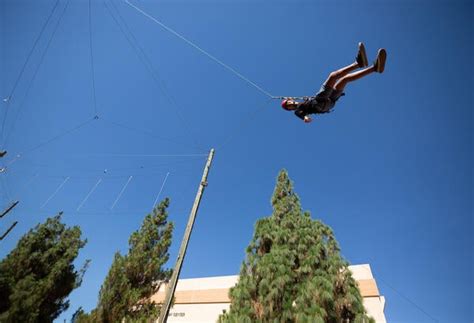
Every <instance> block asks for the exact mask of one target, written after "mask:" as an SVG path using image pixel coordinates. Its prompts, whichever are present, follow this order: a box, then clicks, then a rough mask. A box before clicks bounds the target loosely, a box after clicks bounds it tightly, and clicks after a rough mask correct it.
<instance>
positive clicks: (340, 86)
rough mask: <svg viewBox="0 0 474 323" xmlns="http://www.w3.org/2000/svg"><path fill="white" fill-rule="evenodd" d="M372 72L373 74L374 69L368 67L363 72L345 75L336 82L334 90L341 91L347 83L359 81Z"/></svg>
mask: <svg viewBox="0 0 474 323" xmlns="http://www.w3.org/2000/svg"><path fill="white" fill-rule="evenodd" d="M373 72H375V67H374V66H370V67H367V68H365V69H363V70H360V71H357V72H354V73H351V74H346V75H345V76H344V77H342V78H340V79H339V80H338V81H337V82H336V84H335V86H334V88H335V89H336V90H339V91H342V90H344V88H345V87H346V85H347V83H349V82H352V81H355V80H358V79H360V78H362V77H364V76H366V75H369V74H371V73H373Z"/></svg>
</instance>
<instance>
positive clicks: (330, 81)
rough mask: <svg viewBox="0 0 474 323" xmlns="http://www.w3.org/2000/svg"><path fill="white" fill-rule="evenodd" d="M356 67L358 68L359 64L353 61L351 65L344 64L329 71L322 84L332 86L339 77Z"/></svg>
mask: <svg viewBox="0 0 474 323" xmlns="http://www.w3.org/2000/svg"><path fill="white" fill-rule="evenodd" d="M358 68H359V64H358V63H357V62H354V63H352V64H351V65H348V66H345V67H343V68H341V69H339V70H337V71H334V72H331V73H330V74H329V76H328V78H327V80H326V81H325V82H324V86H325V87H330V88H334V86H335V85H336V82H337V80H339V79H340V78H342V77H344V76H346V75H347V74H349V73H350V72H352V71H354V70H356V69H358Z"/></svg>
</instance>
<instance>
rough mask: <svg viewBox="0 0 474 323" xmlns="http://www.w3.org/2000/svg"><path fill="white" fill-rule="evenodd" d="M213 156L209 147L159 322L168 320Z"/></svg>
mask: <svg viewBox="0 0 474 323" xmlns="http://www.w3.org/2000/svg"><path fill="white" fill-rule="evenodd" d="M213 157H214V149H211V151H210V152H209V156H208V158H207V163H206V166H205V167H204V173H203V174H202V179H201V183H200V184H199V188H198V191H197V194H196V198H195V200H194V204H193V208H192V209H191V214H190V215H189V220H188V224H187V226H186V231H185V232H184V237H183V241H181V247H180V248H179V253H178V259H177V260H176V265H175V267H174V270H173V274H172V275H171V279H170V281H169V284H168V289H167V292H166V297H165V302H164V303H163V306H162V307H161V313H160V318H159V319H158V322H159V323H165V322H166V321H167V320H168V313H169V311H170V307H171V302H172V300H173V295H174V291H175V290H176V283H177V282H178V278H179V273H180V272H181V266H182V265H183V260H184V256H185V255H186V249H187V247H188V243H189V238H190V237H191V231H192V230H193V226H194V220H195V219H196V214H197V211H198V208H199V203H200V202H201V197H202V193H203V192H204V188H205V187H206V186H207V174H208V173H209V168H210V167H211V162H212V158H213Z"/></svg>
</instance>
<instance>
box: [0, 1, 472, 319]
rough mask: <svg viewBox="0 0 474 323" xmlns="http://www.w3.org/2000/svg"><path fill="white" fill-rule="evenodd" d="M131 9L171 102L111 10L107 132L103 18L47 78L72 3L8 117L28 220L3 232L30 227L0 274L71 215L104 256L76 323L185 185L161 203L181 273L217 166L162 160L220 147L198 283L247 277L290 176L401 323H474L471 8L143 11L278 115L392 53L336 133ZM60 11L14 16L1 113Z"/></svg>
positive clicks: (224, 6) (353, 96)
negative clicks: (341, 75) (183, 244)
mask: <svg viewBox="0 0 474 323" xmlns="http://www.w3.org/2000/svg"><path fill="white" fill-rule="evenodd" d="M112 1H113V2H114V4H115V5H116V7H117V8H118V10H119V12H120V14H121V15H122V16H123V18H124V19H125V20H126V22H127V23H128V25H129V27H130V30H131V31H132V32H133V34H134V36H135V37H136V40H137V41H138V43H139V44H140V46H142V47H143V50H144V52H145V53H146V55H147V56H148V57H149V59H150V61H151V62H152V64H153V66H154V69H155V70H156V71H157V74H156V75H155V77H156V80H158V78H159V79H160V80H161V82H162V83H160V82H155V81H154V79H153V75H152V74H151V73H150V71H149V69H147V68H146V66H145V65H144V64H143V63H142V61H141V60H140V59H139V58H138V56H137V52H136V51H135V50H134V49H133V48H132V47H131V46H130V44H129V43H128V42H127V38H125V36H124V35H123V34H122V32H121V31H120V29H119V27H118V26H117V25H116V23H115V22H114V20H113V19H112V18H111V16H110V14H109V11H108V9H107V8H106V7H104V4H103V1H98V0H97V1H96V0H93V1H92V45H93V58H94V68H95V88H96V99H97V111H98V112H97V114H98V116H99V119H98V120H93V119H92V118H93V117H94V115H96V112H95V108H94V103H93V102H94V101H93V96H92V78H91V64H90V62H91V59H90V51H89V29H88V26H89V24H88V2H87V1H86V0H71V1H70V4H69V7H68V8H67V10H66V11H65V14H64V17H63V20H62V21H61V22H60V24H59V27H58V29H57V32H56V34H55V35H54V37H53V38H52V40H51V43H50V46H49V48H48V50H47V52H46V54H45V56H44V60H43V61H42V63H41V64H40V62H41V56H42V54H43V52H44V51H45V49H46V48H47V47H48V46H47V44H48V39H49V38H50V37H51V35H52V33H53V30H54V26H55V24H56V22H57V21H58V18H59V17H60V14H61V10H62V8H63V7H64V6H65V4H66V0H61V1H60V3H59V5H58V8H57V10H56V11H55V12H54V14H53V16H52V18H51V21H50V24H49V25H48V26H47V28H46V29H45V31H44V34H43V36H42V37H41V39H40V40H39V41H38V43H37V46H36V48H35V51H34V52H33V53H32V55H31V59H30V60H29V63H28V64H27V65H26V68H25V70H24V73H23V75H22V77H21V78H20V80H19V82H18V85H17V87H16V88H15V91H14V93H13V96H12V98H11V101H10V103H9V104H7V103H4V102H0V103H1V104H2V106H1V110H0V118H2V119H0V120H2V122H3V118H4V116H5V109H8V110H9V111H8V116H7V119H6V120H5V125H6V129H5V136H4V140H5V137H8V139H7V149H8V158H3V159H2V160H1V163H3V164H4V165H5V164H7V165H8V169H7V172H6V173H3V174H0V183H1V186H0V189H1V191H0V192H1V199H0V202H1V203H2V205H6V204H7V203H8V202H9V201H10V200H11V199H13V198H18V199H19V200H20V201H21V204H20V205H19V206H18V207H17V209H16V210H15V211H14V212H12V213H11V214H10V215H9V216H8V217H6V218H4V219H2V223H1V224H2V226H1V227H2V228H5V227H6V226H7V225H8V224H9V223H11V222H12V221H14V220H18V221H19V225H18V226H17V227H16V228H15V230H14V231H13V232H12V233H11V234H10V236H9V237H8V238H7V239H6V240H5V241H3V242H2V244H1V249H0V257H3V256H5V255H6V254H7V253H8V252H9V250H11V249H12V248H13V247H14V245H15V243H16V241H17V239H18V238H19V237H20V236H21V235H23V234H24V233H25V232H26V231H27V230H28V229H29V228H31V227H32V226H34V225H35V224H37V223H38V222H42V221H44V220H45V219H46V217H48V216H51V215H54V214H55V213H56V212H58V211H59V210H64V211H65V215H64V220H65V221H66V222H67V223H68V224H71V225H73V224H77V225H80V226H81V228H82V230H83V235H84V237H85V238H87V239H88V244H87V246H86V247H85V248H84V249H83V250H82V251H81V253H80V257H79V259H78V264H79V265H80V264H81V263H82V262H83V261H84V259H91V260H92V264H91V267H90V268H89V270H88V272H87V274H86V276H85V278H84V282H83V285H82V286H81V287H80V288H79V289H77V290H76V291H74V292H73V293H72V294H71V297H70V299H71V307H70V310H69V311H68V312H66V313H65V314H64V315H62V316H61V318H60V321H62V320H63V319H64V318H67V319H69V318H70V317H71V315H72V313H73V312H74V311H75V310H76V309H77V308H78V307H79V306H83V307H84V308H85V309H86V310H90V309H91V308H93V307H94V305H95V303H96V300H97V295H98V291H99V287H100V285H101V283H102V281H103V279H104V277H105V275H106V272H107V270H108V268H109V266H110V263H111V261H112V257H113V254H114V252H115V251H116V250H121V251H125V250H126V248H127V240H128V237H129V235H130V233H131V232H132V231H133V230H135V229H137V228H138V227H139V225H140V223H141V221H142V218H143V217H144V215H145V214H146V212H148V211H149V210H150V209H151V206H152V204H153V201H154V200H155V198H156V196H157V194H158V192H159V190H160V187H161V186H162V183H163V180H164V178H165V176H166V174H167V173H168V172H169V173H170V175H169V177H168V179H167V182H166V183H165V185H164V188H163V191H162V195H161V197H163V196H169V197H170V198H171V201H172V206H171V208H170V220H172V221H174V222H175V224H176V230H175V240H174V244H173V247H172V250H171V259H172V261H170V265H173V264H174V261H175V257H176V252H177V249H178V247H179V242H180V240H181V237H182V235H183V231H184V226H185V223H186V221H187V217H188V212H189V210H190V208H191V205H192V202H193V198H194V195H195V191H196V188H197V185H198V183H199V180H200V177H201V173H202V167H203V166H204V162H205V157H204V156H189V157H159V156H149V155H164V154H165V155H175V154H185V155H194V154H207V152H208V151H209V149H210V148H211V147H216V148H217V151H216V156H215V162H214V165H213V167H212V169H211V173H210V178H209V186H208V188H207V190H206V192H205V196H204V200H203V202H202V207H201V209H200V213H199V215H198V218H197V222H196V225H195V230H194V232H193V236H192V239H191V244H190V247H189V249H188V254H187V257H186V260H185V264H184V268H183V271H182V275H181V277H183V278H186V277H203V276H216V275H230V274H236V273H238V271H239V267H240V263H241V262H242V260H243V259H244V250H245V247H246V246H247V244H248V242H249V241H250V239H251V236H252V233H253V225H254V223H255V221H256V220H257V219H259V218H261V217H263V216H267V215H269V214H270V213H271V207H270V202H269V201H270V196H271V194H272V191H273V187H274V182H275V178H276V175H277V173H278V171H279V170H280V169H282V168H286V169H287V170H288V171H289V174H290V176H291V178H292V179H293V180H294V182H295V187H296V191H297V192H298V194H299V196H300V197H301V200H302V205H303V207H304V209H307V210H310V211H311V212H312V216H313V217H314V218H320V219H322V220H323V221H324V222H325V223H327V224H329V225H330V226H331V227H332V228H333V229H334V231H335V234H336V237H337V239H338V240H339V242H340V245H341V248H342V252H343V254H344V256H345V257H346V258H347V259H348V260H349V261H350V262H351V263H354V264H359V263H370V264H371V266H372V269H373V272H374V274H375V277H376V279H377V280H378V284H379V288H380V290H381V293H382V294H383V295H385V297H386V300H387V304H386V310H385V313H386V316H387V319H388V321H389V322H433V321H434V320H433V318H435V319H438V320H439V321H440V322H472V320H473V319H474V317H473V312H472V300H473V256H472V255H473V239H472V229H473V223H472V217H473V209H472V198H473V191H472V184H473V170H472V165H473V156H472V150H473V115H472V108H473V97H472V88H473V68H472V64H473V59H472V57H473V54H474V53H473V45H472V44H473V42H472V40H473V5H472V3H470V2H469V1H465V2H464V1H418V0H416V1H395V0H393V1H385V2H384V3H382V2H379V1H330V2H329V1H231V0H229V1H188V0H183V1H151V0H146V1H145V0H134V1H133V3H135V4H136V5H138V6H140V7H141V8H143V9H144V10H145V11H146V12H148V13H149V14H151V15H153V16H154V17H156V18H157V19H160V20H161V21H162V22H164V23H165V24H166V25H168V26H169V27H171V28H173V29H174V30H176V31H177V32H179V33H181V34H182V35H184V36H185V37H187V38H188V39H189V40H191V41H193V42H195V43H196V44H198V45H199V46H201V47H202V48H203V49H205V50H206V51H208V52H209V53H211V54H212V55H214V56H215V57H217V58H219V59H220V60H222V61H223V62H225V63H226V64H228V65H229V66H231V67H232V68H234V69H235V70H237V71H239V73H241V74H243V75H245V76H246V77H248V78H249V79H250V80H252V81H253V82H255V83H256V84H258V85H259V86H261V87H262V88H263V89H265V90H266V91H268V92H270V93H271V94H274V95H288V96H291V95H293V96H299V95H311V94H313V93H314V92H315V91H316V90H317V89H318V88H319V87H320V84H321V83H322V82H323V81H324V79H325V78H326V76H327V74H328V73H329V72H330V71H331V70H333V69H335V68H338V67H341V66H343V65H345V64H348V63H351V62H352V60H353V58H354V56H355V53H356V48H357V42H358V41H364V42H365V44H366V48H367V52H368V55H369V58H370V60H372V59H373V58H374V56H375V53H376V51H377V49H378V48H380V47H385V48H387V51H388V62H387V67H386V72H385V73H384V74H382V75H371V76H369V77H368V78H366V79H363V80H361V81H359V82H357V83H356V84H350V85H349V86H348V88H347V89H346V93H347V95H346V96H345V97H343V98H342V99H341V100H340V101H339V102H338V104H337V106H336V109H335V111H334V112H333V113H332V114H329V115H323V116H321V117H319V118H316V120H315V121H314V122H313V123H312V124H310V125H305V124H303V123H302V122H301V121H300V120H299V119H297V118H296V117H294V116H293V115H292V114H291V113H287V112H285V111H283V110H282V109H281V108H280V106H279V102H278V101H275V100H274V101H271V100H269V99H268V97H266V96H265V95H264V94H262V93H261V92H259V91H257V90H256V89H255V88H254V87H252V86H250V85H249V84H248V83H246V82H244V81H242V80H241V79H239V78H238V77H236V76H235V75H234V74H232V73H230V72H229V71H228V70H226V69H224V68H223V67H222V66H220V65H218V64H216V63H215V62H214V61H212V60H210V59H209V58H208V57H206V56H204V55H203V54H202V53H200V52H199V51H197V50H196V49H194V48H192V47H191V46H189V45H188V44H186V43H185V42H184V41H182V40H180V39H178V38H177V37H175V36H174V35H172V34H170V33H169V32H167V31H165V30H163V29H162V28H161V27H160V26H158V25H157V24H155V23H153V22H152V21H150V20H148V19H147V18H145V17H144V16H142V15H140V14H139V13H138V12H137V11H135V10H134V9H132V8H130V7H129V6H128V5H126V4H125V3H124V2H122V1H118V0H112ZM54 3H55V1H54V0H48V1H46V0H41V1H38V0H34V1H33V0H1V9H0V21H1V45H0V46H1V47H0V48H1V61H0V63H1V71H0V75H1V76H0V80H1V96H2V97H7V96H8V95H9V94H10V92H11V91H12V88H13V86H14V84H15V81H16V79H17V78H18V75H19V73H20V71H21V69H22V66H23V64H24V63H25V61H26V59H27V57H28V53H29V51H30V50H31V48H32V46H33V44H34V42H35V39H36V37H37V36H38V34H39V32H40V30H41V26H42V25H43V24H44V22H45V20H46V19H47V17H48V15H49V13H50V11H51V9H52V8H53V5H54ZM107 3H108V6H109V8H112V10H114V9H113V7H111V4H110V2H109V0H107ZM117 19H120V18H118V17H117ZM38 66H39V69H38V72H37V74H36V77H34V78H33V76H34V75H35V70H36V68H37V67H38ZM30 81H32V83H31V84H32V85H31V88H30V90H29V91H28V90H27V89H28V86H29V85H28V84H29V82H30ZM159 84H161V87H160V86H159ZM88 120H89V121H90V122H89V123H87V124H86V125H84V126H83V127H82V128H80V129H77V131H71V132H69V130H71V129H73V128H75V127H76V126H78V125H80V124H81V123H83V122H85V121H88ZM118 124H120V125H121V126H118ZM126 127H127V128H126ZM58 135H59V137H57V136H58ZM55 138H56V140H52V139H55ZM38 145H40V146H38ZM35 148H36V149H35ZM16 154H21V157H20V158H18V159H15V155H16ZM145 155H148V156H145ZM105 170H107V171H105ZM130 176H133V178H132V180H131V181H130V183H129V185H128V187H127V189H126V190H125V192H124V193H123V195H122V197H121V199H120V200H119V201H118V202H117V204H116V205H115V207H114V209H113V211H110V207H111V205H112V204H113V203H114V201H115V199H116V198H117V196H118V194H119V192H120V190H121V189H122V187H123V186H124V185H125V183H126V182H127V180H128V179H129V178H130ZM66 178H69V179H68V181H67V182H66V183H65V184H64V185H63V186H62V188H61V190H59V192H58V193H57V194H56V195H55V196H53V198H51V199H50V200H49V201H48V203H47V204H46V205H45V206H44V207H43V208H41V206H42V205H43V204H44V203H45V201H47V200H48V198H49V197H51V195H52V193H53V192H54V191H55V190H56V189H57V188H58V186H59V185H60V184H61V183H63V181H64V180H65V179H66ZM99 180H102V181H101V182H100V184H99V185H98V186H97V189H96V190H95V191H94V192H93V193H92V194H91V195H90V196H89V198H88V199H87V201H86V202H85V203H84V204H83V206H82V207H81V208H80V209H79V211H77V209H78V207H79V205H80V204H81V202H82V201H83V200H84V199H85V197H86V196H87V194H88V192H89V191H90V190H91V189H92V188H93V187H94V185H95V184H96V183H97V182H98V181H99ZM2 230H3V229H2ZM401 295H403V296H404V297H406V298H408V299H409V300H411V301H412V302H413V303H414V304H416V305H417V306H419V307H421V308H422V309H423V310H424V311H426V313H428V315H426V314H424V313H423V312H422V311H420V310H419V309H418V308H417V307H416V306H415V305H414V304H413V303H411V302H410V301H408V300H407V299H406V298H404V297H402V296H401Z"/></svg>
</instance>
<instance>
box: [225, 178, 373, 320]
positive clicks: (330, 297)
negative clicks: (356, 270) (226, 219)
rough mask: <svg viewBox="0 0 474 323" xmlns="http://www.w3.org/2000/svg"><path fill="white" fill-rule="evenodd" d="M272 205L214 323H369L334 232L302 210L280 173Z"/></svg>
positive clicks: (291, 189) (260, 221)
mask: <svg viewBox="0 0 474 323" xmlns="http://www.w3.org/2000/svg"><path fill="white" fill-rule="evenodd" d="M271 204H272V206H273V214H272V215H271V216H269V217H266V218H263V219H260V220H259V221H257V223H256V226H255V232H254V236H253V239H252V241H251V242H250V245H249V246H248V247H247V257H246V260H245V261H244V263H243V264H242V267H241V271H240V277H239V281H238V283H237V284H236V286H234V287H233V288H232V289H231V290H230V294H229V296H230V298H231V305H230V309H229V312H228V313H224V314H223V315H221V316H220V318H219V321H220V322H321V323H322V322H326V323H327V322H329V323H332V322H334V323H340V322H364V323H369V322H374V321H373V320H372V319H371V318H369V317H368V316H367V315H366V312H365V309H364V306H363V303H362V296H361V294H360V291H359V289H358V286H357V283H356V281H355V280H354V279H353V278H352V275H351V272H350V271H349V269H348V263H347V262H346V261H345V260H344V259H343V258H342V257H341V256H340V249H339V246H338V243H337V241H336V240H335V238H334V234H333V232H332V231H331V229H330V228H329V227H328V226H326V225H324V224H323V223H322V222H321V221H317V220H316V221H315V220H312V219H311V216H310V214H309V212H303V211H302V210H301V205H300V201H299V198H298V196H297V195H296V194H295V192H294V191H293V184H292V182H291V180H290V179H289V177H288V174H287V172H286V171H285V170H282V171H281V172H280V174H279V175H278V180H277V184H276V187H275V191H274V193H273V196H272V199H271Z"/></svg>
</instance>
